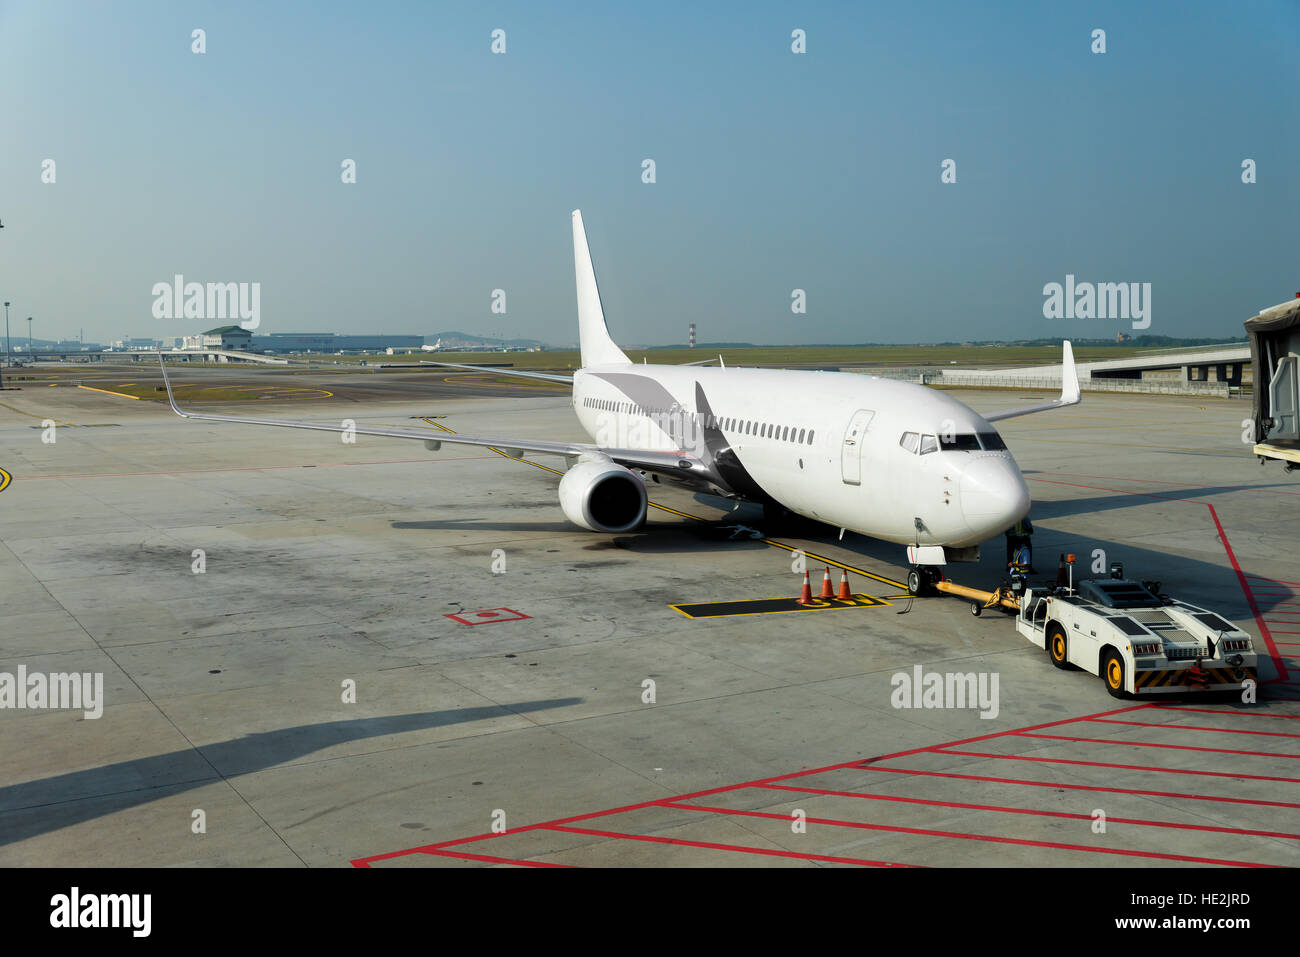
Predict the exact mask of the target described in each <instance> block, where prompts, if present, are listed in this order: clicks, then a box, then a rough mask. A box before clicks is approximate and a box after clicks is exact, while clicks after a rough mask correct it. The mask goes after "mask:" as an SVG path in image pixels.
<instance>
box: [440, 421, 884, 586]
mask: <svg viewBox="0 0 1300 957" xmlns="http://www.w3.org/2000/svg"><path fill="white" fill-rule="evenodd" d="M421 421H423V422H428V423H429V424H430V425H432V426H433V427H434V428H436V429H442V431H444V432H448V433H450V434H452V435H455V434H456V430H455V429H449V428H447V427H446V426H445V425H439V424H438V423H437V422H430V421H429V419H428V418H427V417H421ZM492 451H493V452H495V453H496V454H497V455H500V456H501V457H502V458H507V459H510V460H511V461H512V462H523V463H524V464H525V465H531V466H533V467H534V468H539V469H545V470H546V471H547V472H551V473H553V474H555V475H563V474H564V473H563V472H561V471H560V470H559V469H553V468H551V467H550V466H549V465H542V464H540V463H538V462H532V461H529V460H528V459H520V458H515V457H514V456H513V455H506V453H505V452H502V451H501V450H500V449H492ZM647 504H649V506H650V507H651V508H657V509H659V510H660V511H662V512H668V513H670V514H672V515H678V516H681V517H682V518H689V519H690V520H691V521H693V522H708V521H709V519H707V518H700V516H698V515H691V514H690V513H689V512H682V511H679V510H678V509H675V508H669V507H668V506H667V505H658V504H656V503H655V502H649V503H647ZM762 542H763V544H764V545H771V546H772V547H773V548H784V549H785V550H786V551H787V552H799V551H802V552H803V553H804V556H805V557H806V558H810V559H813V560H815V561H818V562H822V563H824V564H827V565H834V566H835V567H836V568H842V569H844V570H845V571H849V572H853V573H854V574H855V575H865V576H866V577H867V578H872V579H875V580H876V581H878V582H883V583H884V584H886V585H893V586H894V587H895V588H901V589H903V590H904V591H907V585H906V584H905V583H904V582H896V581H894V580H893V579H892V578H885V577H884V576H883V575H877V574H876V573H875V572H869V571H867V570H866V569H865V568H857V567H856V566H853V565H846V564H844V563H843V562H837V561H836V560H835V559H833V558H827V557H826V556H824V555H817V554H814V553H813V552H809V551H804V550H803V549H801V548H795V547H794V546H793V545H787V544H785V543H784V542H778V541H776V540H774V539H771V538H763V539H762Z"/></svg>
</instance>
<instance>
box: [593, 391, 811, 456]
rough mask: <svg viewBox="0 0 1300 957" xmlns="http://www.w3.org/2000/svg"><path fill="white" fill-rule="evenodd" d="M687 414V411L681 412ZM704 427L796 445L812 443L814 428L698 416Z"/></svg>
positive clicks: (608, 403) (608, 405) (615, 408)
mask: <svg viewBox="0 0 1300 957" xmlns="http://www.w3.org/2000/svg"><path fill="white" fill-rule="evenodd" d="M582 404H583V405H585V406H586V407H587V408H589V409H600V410H602V411H605V412H625V413H628V414H632V413H637V414H641V415H663V414H666V410H664V409H643V408H641V407H640V406H637V405H633V404H632V403H631V402H615V401H613V400H612V399H594V398H587V399H583V400H582ZM682 414H689V413H682ZM698 418H700V419H702V420H703V421H704V427H705V428H706V429H723V430H724V431H727V432H739V433H740V434H741V435H753V436H757V437H759V438H764V439H776V440H777V441H779V442H794V443H795V444H797V445H812V443H813V434H814V430H812V429H799V428H795V427H794V426H791V425H775V424H773V423H771V422H755V421H753V420H752V419H734V418H730V417H721V418H720V417H718V416H716V415H705V416H699V417H698Z"/></svg>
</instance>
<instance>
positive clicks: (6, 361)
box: [0, 302, 10, 386]
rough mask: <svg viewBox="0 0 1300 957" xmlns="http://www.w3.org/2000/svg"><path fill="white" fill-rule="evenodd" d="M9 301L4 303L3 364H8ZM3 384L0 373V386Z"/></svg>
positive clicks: (2, 376) (2, 375) (2, 374)
mask: <svg viewBox="0 0 1300 957" xmlns="http://www.w3.org/2000/svg"><path fill="white" fill-rule="evenodd" d="M9 363H10V359H9V303H7V302H6V303H5V365H9ZM4 384H5V380H4V373H0V386H2V385H4Z"/></svg>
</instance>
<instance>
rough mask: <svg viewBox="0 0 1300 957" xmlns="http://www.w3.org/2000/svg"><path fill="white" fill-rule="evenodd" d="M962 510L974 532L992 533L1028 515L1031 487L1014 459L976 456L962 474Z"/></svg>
mask: <svg viewBox="0 0 1300 957" xmlns="http://www.w3.org/2000/svg"><path fill="white" fill-rule="evenodd" d="M961 511H962V516H963V517H964V518H965V519H966V524H967V525H969V526H970V528H971V531H973V532H977V533H979V534H985V535H989V536H993V535H997V534H999V533H1001V532H1004V531H1006V530H1007V529H1008V528H1010V527H1011V526H1012V525H1014V524H1016V522H1018V521H1020V520H1021V519H1022V518H1024V517H1025V516H1026V515H1028V514H1029V489H1028V488H1027V487H1026V486H1025V480H1024V479H1023V478H1021V477H1020V471H1019V470H1018V469H1017V468H1016V466H1015V464H1014V463H1013V462H1008V461H1007V460H1005V459H977V460H976V461H974V462H972V463H971V464H970V467H969V468H967V469H966V470H965V471H964V472H963V473H962V477H961Z"/></svg>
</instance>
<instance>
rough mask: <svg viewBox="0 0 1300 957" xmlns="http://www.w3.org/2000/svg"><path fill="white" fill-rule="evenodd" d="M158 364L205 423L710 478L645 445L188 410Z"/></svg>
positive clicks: (689, 461) (684, 460) (681, 458)
mask: <svg viewBox="0 0 1300 957" xmlns="http://www.w3.org/2000/svg"><path fill="white" fill-rule="evenodd" d="M158 364H159V365H160V366H161V367H162V374H163V383H164V384H165V385H166V386H167V401H168V402H169V403H170V404H171V407H172V411H173V412H175V413H176V414H177V415H179V416H181V417H182V418H186V419H204V420H207V421H209V422H237V423H240V424H243V425H273V426H279V427H280V428H287V429H314V430H316V431H318V432H352V433H355V434H357V435H378V436H384V437H386V438H392V439H418V440H419V441H421V442H423V443H424V444H425V447H426V448H428V449H430V450H432V451H437V450H438V449H439V448H441V446H442V444H443V443H444V442H445V443H447V444H449V445H473V446H479V447H481V448H489V449H493V450H495V451H498V452H504V453H505V454H506V455H509V456H511V457H512V458H519V457H521V456H522V455H523V454H524V453H525V452H534V453H538V454H542V455H562V456H564V457H566V458H572V459H576V458H579V457H581V456H584V455H587V456H596V457H604V458H608V459H610V460H612V461H614V462H616V463H618V464H619V465H623V466H626V467H627V468H630V469H640V470H642V471H646V472H658V473H660V474H662V475H676V476H682V475H691V474H694V475H698V476H700V477H702V478H705V479H708V478H709V477H710V472H709V469H708V467H707V466H706V465H705V464H704V462H703V461H702V460H701V459H699V458H698V457H696V456H694V455H691V454H689V453H687V452H661V451H652V450H644V449H616V448H604V447H602V446H599V445H593V444H590V443H586V442H547V441H545V440H543V439H521V438H515V437H511V436H500V435H467V434H465V433H463V432H433V433H430V432H429V431H427V430H425V429H395V428H387V427H383V426H373V425H357V426H354V427H350V426H344V425H342V424H340V425H334V424H333V423H329V422H297V421H293V420H290V419H262V418H254V417H252V416H243V415H215V414H213V413H208V412H189V411H187V410H185V409H182V408H181V407H180V406H178V405H177V404H176V397H175V396H174V395H173V394H172V383H171V379H170V378H168V376H167V365H166V363H164V362H163V359H162V357H161V356H159V357H158Z"/></svg>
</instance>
